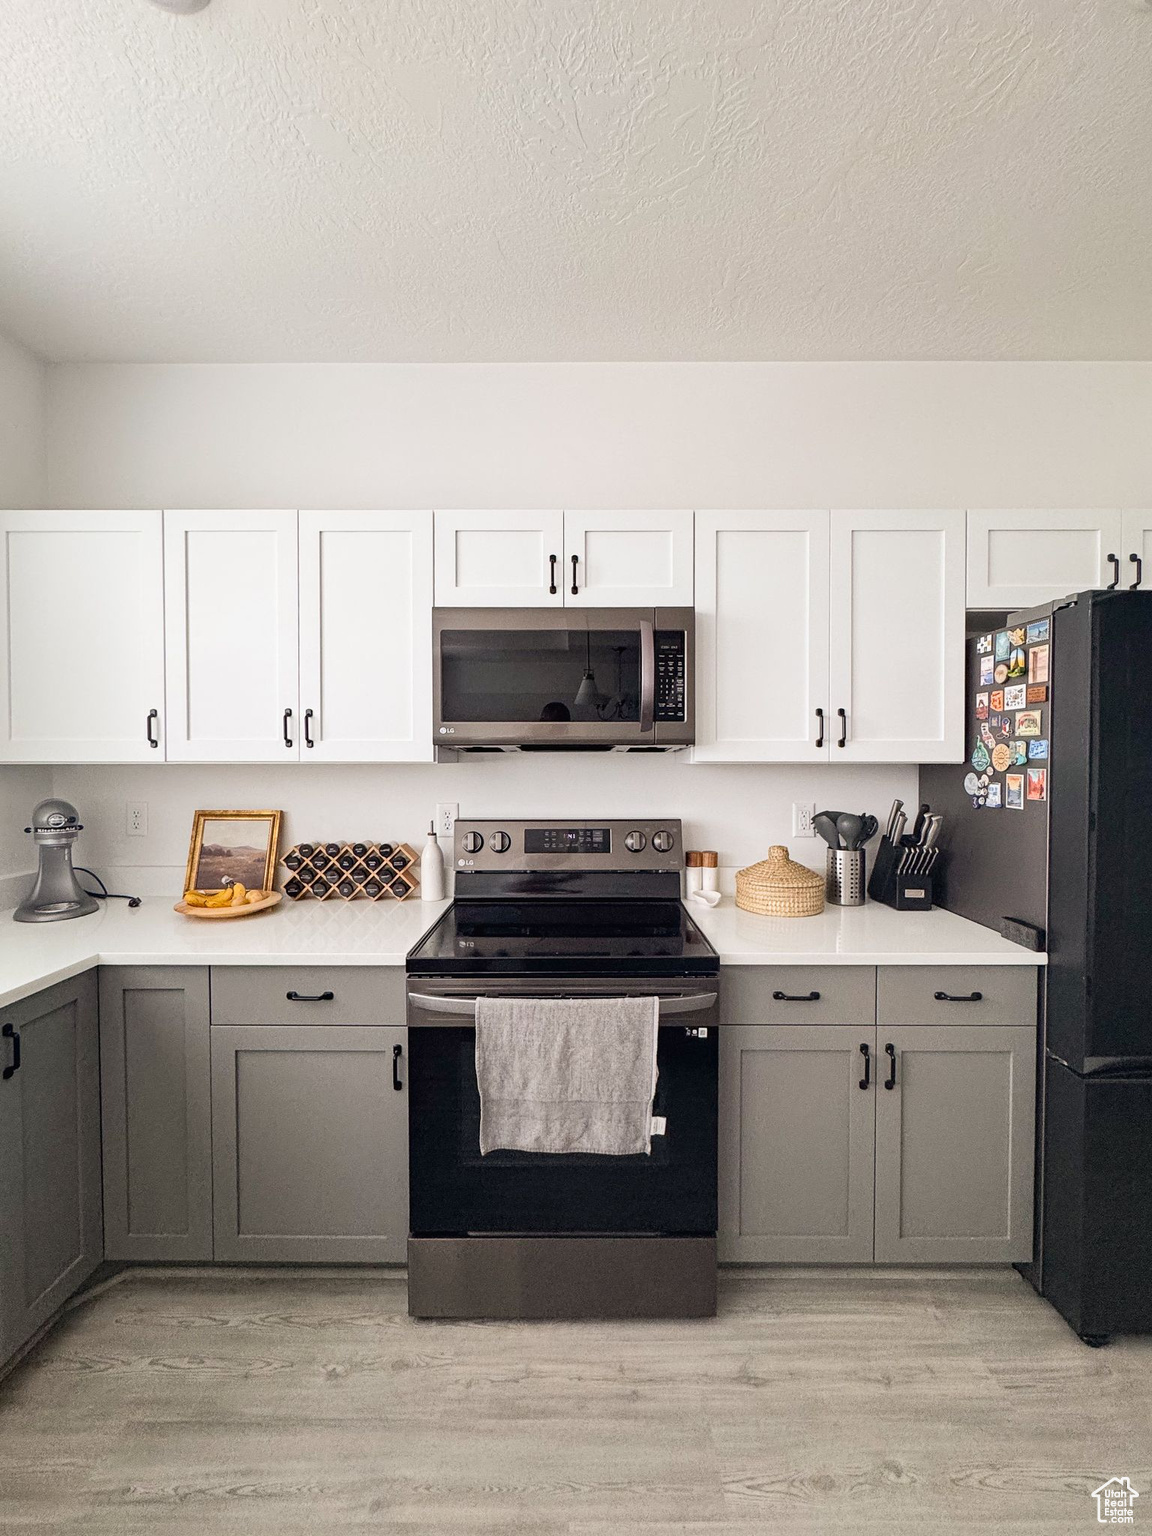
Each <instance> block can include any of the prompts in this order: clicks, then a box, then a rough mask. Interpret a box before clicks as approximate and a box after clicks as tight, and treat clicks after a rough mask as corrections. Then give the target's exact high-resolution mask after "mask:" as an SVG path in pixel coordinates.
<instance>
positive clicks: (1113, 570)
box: [968, 509, 1125, 608]
mask: <svg viewBox="0 0 1152 1536" xmlns="http://www.w3.org/2000/svg"><path fill="white" fill-rule="evenodd" d="M1121 525H1122V518H1121V515H1120V513H1119V512H1115V511H1100V510H1099V509H1095V510H1092V511H1087V512H1081V511H1056V512H1053V511H1000V510H997V511H992V512H969V513H968V607H969V608H1031V607H1034V606H1035V605H1036V604H1038V603H1050V602H1052V601H1054V599H1056V598H1058V597H1066V596H1067V595H1068V593H1070V592H1086V591H1088V590H1090V589H1091V588H1093V587H1106V586H1108V585H1109V583H1111V582H1112V581H1113V580H1114V578H1115V576H1116V574H1117V565H1116V564H1115V563H1114V561H1118V560H1120V558H1121V557H1122V555H1123V554H1124V548H1123V545H1124V540H1123V530H1122V526H1121ZM1124 580H1125V578H1124V577H1123V576H1121V581H1124Z"/></svg>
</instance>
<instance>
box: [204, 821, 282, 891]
mask: <svg viewBox="0 0 1152 1536" xmlns="http://www.w3.org/2000/svg"><path fill="white" fill-rule="evenodd" d="M280 816H281V812H280V811H196V812H195V814H194V815H193V818H192V841H191V843H190V844H189V845H188V867H187V869H186V870H185V872H184V889H185V890H186V891H219V890H223V889H224V887H225V886H226V885H231V884H234V883H235V882H236V881H239V882H240V883H242V884H243V885H245V886H246V887H247V888H248V890H250V891H253V890H261V891H270V890H271V889H272V880H273V876H274V874H275V870H276V854H277V849H278V846H279V842H280ZM244 824H248V826H249V827H250V828H251V830H250V832H248V833H247V834H246V832H245V827H244ZM246 836H247V837H250V838H251V841H247V840H245V839H246ZM230 863H231V864H232V868H231V869H230V868H229V864H230Z"/></svg>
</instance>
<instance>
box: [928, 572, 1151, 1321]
mask: <svg viewBox="0 0 1152 1536" xmlns="http://www.w3.org/2000/svg"><path fill="white" fill-rule="evenodd" d="M971 617H972V616H970V618H971ZM967 647H968V654H967V682H966V700H967V711H968V725H967V738H966V750H967V752H968V754H969V756H968V760H967V761H966V762H965V763H964V764H963V765H962V766H956V765H953V766H944V765H937V764H933V765H931V766H924V767H922V768H921V770H920V789H921V799H923V800H926V801H928V802H929V803H930V804H931V806H932V809H933V810H934V811H940V812H943V813H944V816H945V818H946V819H945V822H944V829H943V835H942V836H941V839H940V846H941V848H942V849H943V850H944V853H945V854H946V857H945V858H944V859H943V861H942V862H943V875H942V879H941V881H940V883H939V887H938V901H939V904H940V905H941V906H944V907H947V908H949V909H950V910H952V911H954V912H958V913H960V914H961V915H962V916H964V917H968V918H972V919H973V920H974V921H976V922H978V923H983V924H985V925H986V926H987V927H989V928H994V929H999V928H1000V925H1001V920H1002V919H1004V918H1010V919H1016V920H1018V921H1021V922H1023V923H1025V924H1029V925H1031V927H1032V928H1034V929H1036V930H1038V931H1039V932H1040V933H1041V934H1042V935H1043V939H1044V944H1043V947H1045V948H1046V949H1047V951H1048V966H1047V970H1046V974H1045V984H1044V987H1043V992H1044V1002H1043V1007H1042V1017H1041V1043H1042V1049H1041V1052H1040V1083H1039V1088H1040V1092H1039V1096H1038V1102H1039V1104H1040V1106H1041V1114H1040V1119H1039V1124H1038V1133H1037V1134H1038V1152H1039V1158H1038V1164H1037V1167H1038V1175H1037V1179H1038V1182H1037V1220H1036V1246H1035V1252H1034V1256H1033V1261H1032V1263H1031V1264H1029V1265H1024V1266H1021V1269H1022V1272H1023V1273H1024V1274H1025V1275H1026V1276H1027V1278H1028V1279H1029V1280H1030V1281H1031V1282H1032V1284H1033V1285H1034V1286H1035V1287H1036V1289H1037V1290H1038V1291H1039V1292H1040V1294H1041V1295H1042V1296H1044V1297H1046V1298H1047V1300H1048V1301H1050V1302H1051V1303H1052V1305H1053V1306H1054V1307H1055V1308H1056V1309H1057V1310H1058V1311H1059V1312H1060V1313H1061V1314H1062V1316H1063V1317H1064V1318H1066V1319H1067V1321H1068V1322H1069V1323H1070V1324H1071V1326H1072V1327H1073V1328H1074V1329H1075V1331H1076V1332H1077V1333H1078V1334H1079V1335H1080V1337H1081V1338H1082V1339H1084V1340H1085V1341H1086V1342H1088V1343H1092V1344H1099V1343H1103V1342H1105V1341H1106V1340H1107V1339H1108V1338H1109V1337H1110V1336H1111V1335H1112V1334H1114V1333H1146V1332H1152V837H1150V835H1149V834H1150V832H1152V592H1147V593H1145V592H1132V591H1115V592H1111V591H1103V592H1081V593H1079V594H1077V595H1076V596H1073V597H1069V598H1066V599H1064V600H1062V601H1061V602H1058V603H1052V604H1049V605H1047V606H1045V607H1044V608H1038V609H1035V610H1032V611H1029V612H1025V613H1018V614H1010V615H1007V616H1006V618H1005V620H1004V622H1003V623H1002V624H1000V625H998V626H996V627H989V628H987V629H983V630H981V631H980V632H978V633H975V634H970V636H969V639H968V642H967Z"/></svg>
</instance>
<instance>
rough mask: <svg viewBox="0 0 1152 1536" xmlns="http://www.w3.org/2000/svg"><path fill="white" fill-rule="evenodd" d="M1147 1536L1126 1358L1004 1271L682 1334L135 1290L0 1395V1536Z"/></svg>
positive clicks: (1125, 1344)
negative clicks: (466, 1534) (1112, 1534)
mask: <svg viewBox="0 0 1152 1536" xmlns="http://www.w3.org/2000/svg"><path fill="white" fill-rule="evenodd" d="M1124 1474H1127V1475H1128V1476H1129V1477H1130V1478H1131V1479H1132V1482H1133V1484H1134V1485H1135V1486H1136V1487H1137V1488H1138V1489H1140V1490H1141V1491H1142V1492H1145V1494H1146V1500H1141V1501H1140V1504H1143V1503H1144V1502H1147V1505H1148V1509H1147V1510H1146V1511H1145V1510H1144V1509H1143V1508H1141V1507H1140V1504H1138V1505H1137V1508H1136V1522H1135V1523H1136V1528H1137V1529H1138V1528H1139V1526H1140V1525H1141V1523H1144V1522H1146V1523H1148V1524H1149V1526H1150V1528H1152V1339H1130V1340H1121V1341H1118V1342H1116V1343H1114V1344H1113V1345H1111V1346H1110V1347H1109V1348H1107V1349H1104V1350H1099V1351H1094V1350H1089V1349H1087V1348H1085V1347H1084V1346H1083V1345H1082V1344H1080V1343H1079V1341H1078V1340H1077V1339H1075V1338H1074V1337H1073V1335H1072V1334H1071V1333H1070V1332H1069V1330H1068V1329H1067V1328H1066V1327H1065V1325H1064V1323H1063V1322H1062V1321H1061V1320H1060V1318H1058V1317H1057V1316H1056V1314H1055V1313H1054V1312H1052V1311H1051V1310H1050V1309H1049V1308H1048V1307H1047V1306H1046V1305H1045V1303H1043V1302H1042V1301H1040V1300H1039V1299H1038V1298H1037V1297H1036V1296H1035V1295H1034V1294H1033V1293H1032V1291H1031V1290H1030V1289H1029V1288H1028V1287H1027V1286H1026V1285H1025V1284H1024V1283H1023V1281H1021V1280H1020V1279H1019V1278H1018V1277H1017V1276H1016V1275H1015V1274H1014V1273H1013V1272H1012V1271H1011V1270H996V1271H959V1272H957V1271H953V1272H932V1273H926V1272H923V1271H915V1272H914V1271H903V1272H894V1271H880V1272H877V1271H859V1270H857V1271H836V1270H806V1271H800V1270H788V1271H783V1272H765V1271H761V1272H757V1273H756V1274H755V1275H739V1276H737V1275H733V1274H732V1273H729V1275H728V1276H727V1277H726V1278H725V1279H724V1281H723V1282H722V1290H721V1313H720V1316H719V1317H718V1318H716V1319H715V1320H710V1321H707V1322H689V1323H611V1324H594V1325H590V1324H578V1323H571V1324H558V1323H538V1324H507V1323H415V1322H412V1321H410V1320H409V1318H408V1317H407V1315H406V1313H405V1291H404V1284H403V1281H402V1280H398V1279H396V1278H394V1277H392V1276H387V1275H381V1274H378V1273H376V1274H373V1273H364V1272H348V1273H345V1274H338V1275H333V1274H331V1273H330V1272H329V1273H326V1274H324V1275H316V1274H307V1273H301V1272H299V1271H293V1272H291V1273H287V1274H286V1273H282V1272H281V1273H273V1272H266V1273H252V1272H248V1273H245V1274H240V1275H237V1274H234V1273H233V1274H229V1273H225V1272H221V1271H210V1272H201V1273H198V1274H193V1273H187V1272H184V1273H163V1274H158V1273H146V1272H135V1273H134V1274H132V1275H130V1276H129V1277H128V1278H126V1279H125V1280H123V1282H122V1283H117V1284H114V1285H112V1286H110V1287H109V1288H107V1289H106V1290H104V1291H102V1292H101V1293H99V1294H97V1295H96V1296H94V1297H93V1298H92V1299H90V1300H88V1301H86V1302H85V1303H84V1304H82V1305H81V1306H79V1307H77V1308H76V1309H75V1310H74V1311H73V1312H71V1313H70V1314H69V1315H68V1317H67V1318H66V1319H65V1321H64V1322H63V1323H62V1324H61V1325H60V1326H59V1327H58V1328H57V1329H56V1330H55V1331H54V1332H52V1333H51V1334H50V1335H49V1336H48V1337H47V1338H46V1339H45V1340H44V1341H43V1343H41V1345H40V1346H39V1347H38V1348H37V1349H36V1351H35V1352H34V1353H33V1354H32V1356H31V1357H30V1358H29V1359H28V1360H27V1361H25V1362H24V1363H23V1364H22V1365H21V1366H20V1367H18V1368H17V1370H16V1371H15V1372H14V1373H13V1374H12V1375H11V1376H10V1377H9V1378H8V1379H7V1380H6V1381H4V1382H3V1383H2V1384H0V1531H3V1532H4V1533H5V1536H10V1533H24V1532H29V1533H31V1532H36V1533H44V1532H48V1531H51V1532H59V1533H68V1532H73V1531H75V1532H81V1531H82V1532H84V1533H85V1536H121V1533H125V1536H128V1533H135V1532H145V1531H146V1532H149V1533H168V1532H179V1533H185V1532H187V1533H196V1536H217V1533H225V1532H228V1533H243V1536H271V1533H276V1536H296V1533H303V1532H305V1531H307V1532H309V1533H310V1536H324V1533H327V1532H333V1533H339V1536H343V1533H346V1532H356V1533H361V1532H363V1533H367V1532H381V1531H397V1532H402V1533H404V1536H434V1533H435V1536H440V1533H445V1536H447V1533H452V1532H459V1531H471V1530H474V1531H479V1532H483V1533H485V1536H494V1533H497V1532H503V1531H510V1532H515V1533H517V1536H615V1533H628V1536H673V1533H676V1536H752V1533H755V1532H772V1533H774V1536H775V1533H793V1532H794V1533H798V1536H815V1533H822V1532H829V1533H832V1532H836V1533H846V1532H853V1533H864V1536H880V1533H897V1536H905V1533H908V1536H910V1533H912V1532H916V1533H928V1532H931V1533H951V1532H964V1533H969V1532H984V1531H987V1532H990V1533H991V1532H997V1533H1003V1532H1013V1533H1016V1532H1019V1533H1036V1536H1040V1533H1044V1536H1048V1533H1053V1536H1055V1533H1060V1536H1067V1533H1070V1532H1072V1533H1074V1532H1076V1531H1084V1532H1085V1533H1087V1532H1088V1531H1090V1530H1092V1529H1096V1528H1097V1527H1096V1524H1095V1507H1094V1505H1093V1503H1092V1500H1091V1499H1090V1498H1089V1492H1090V1490H1091V1489H1092V1488H1095V1487H1096V1486H1097V1485H1098V1484H1099V1483H1101V1482H1103V1481H1104V1480H1105V1479H1106V1478H1108V1477H1110V1476H1112V1475H1124Z"/></svg>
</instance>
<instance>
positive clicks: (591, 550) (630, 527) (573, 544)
mask: <svg viewBox="0 0 1152 1536" xmlns="http://www.w3.org/2000/svg"><path fill="white" fill-rule="evenodd" d="M563 576H564V602H565V604H566V606H567V607H569V608H581V607H588V608H690V607H691V606H692V513H691V512H682V511H681V512H570V511H565V513H564V572H563Z"/></svg>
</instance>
